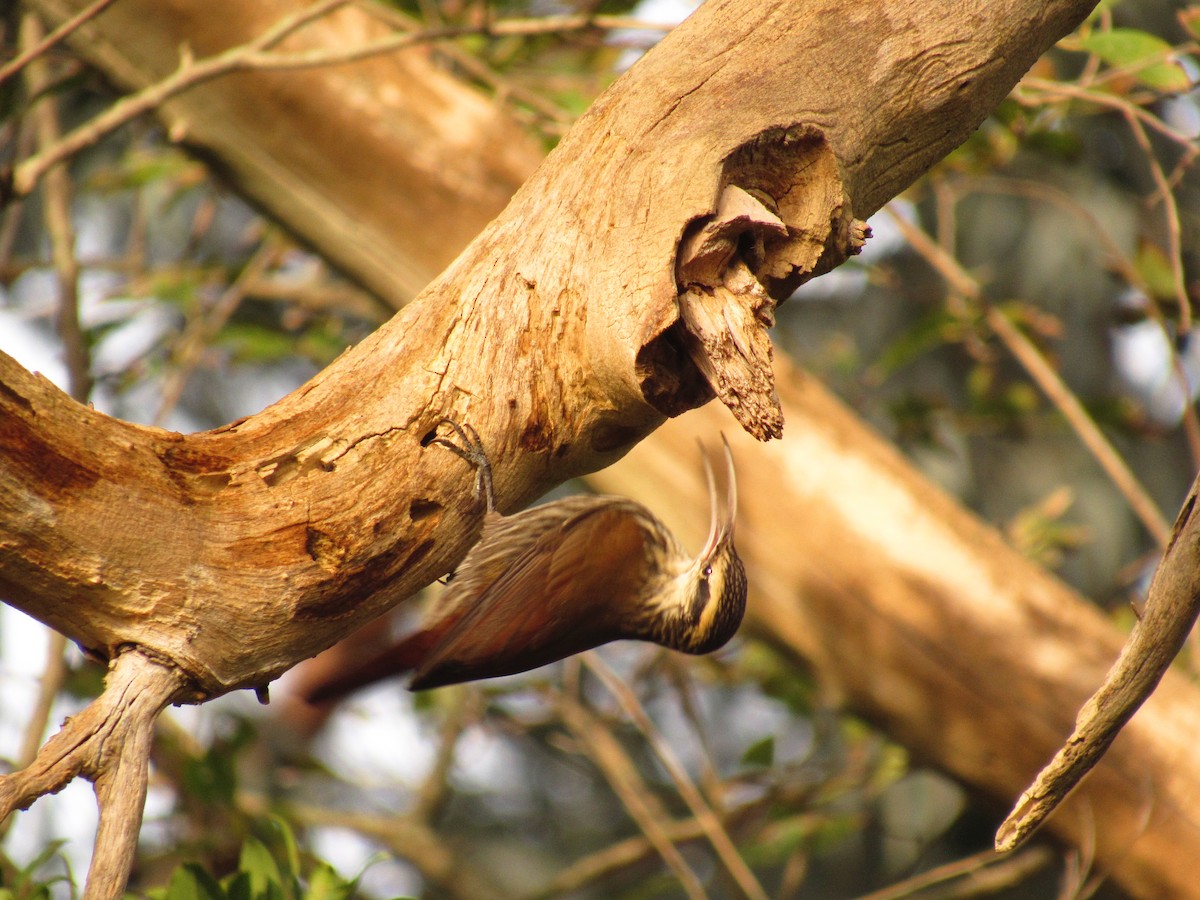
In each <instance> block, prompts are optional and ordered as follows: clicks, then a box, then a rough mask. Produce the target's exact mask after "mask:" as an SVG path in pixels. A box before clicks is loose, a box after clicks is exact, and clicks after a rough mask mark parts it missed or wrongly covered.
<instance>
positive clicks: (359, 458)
mask: <svg viewBox="0 0 1200 900" xmlns="http://www.w3.org/2000/svg"><path fill="white" fill-rule="evenodd" d="M117 8H124V9H125V13H126V14H129V13H138V12H139V10H140V15H141V16H143V17H144V19H145V21H146V22H147V23H154V22H157V21H158V20H159V19H167V18H171V17H172V16H184V15H185V11H187V10H190V15H192V16H199V17H200V18H198V19H193V20H191V22H192V24H191V26H189V27H190V28H194V29H196V31H197V33H198V35H199V34H202V33H204V32H205V30H206V29H213V28H219V23H220V21H221V19H222V16H221V14H219V13H218V12H217V11H216V10H215V9H213V7H212V6H211V5H209V4H204V5H203V6H202V8H203V13H201V12H200V11H199V10H200V7H199V6H197V7H188V6H187V4H177V5H176V6H174V7H172V8H171V9H170V10H167V9H164V8H162V7H159V6H157V5H153V6H151V7H147V8H141V7H139V6H138V5H137V4H128V5H127V6H125V5H122V4H118V5H117V7H114V8H113V9H110V10H109V11H107V13H106V15H108V14H112V13H113V12H115V11H116V9H117ZM1089 8H1090V3H1084V2H1059V3H1050V4H1046V3H1040V2H1033V0H1026V2H1017V0H1010V2H1007V3H1000V4H989V5H987V6H986V7H981V8H980V9H979V10H977V11H975V12H974V13H971V14H964V13H963V11H962V9H961V7H960V6H959V5H958V4H952V3H949V2H946V3H943V4H929V3H916V2H909V3H902V4H893V5H889V7H888V12H887V14H886V15H885V16H878V15H875V14H870V15H868V14H867V13H866V12H864V11H862V10H860V9H859V8H857V7H854V6H853V5H847V4H844V3H838V2H833V0H827V2H824V3H816V4H806V5H804V6H803V7H797V6H795V5H794V4H788V3H776V4H760V3H748V2H745V0H716V2H711V3H708V4H705V5H704V6H703V7H702V8H701V9H700V10H699V11H698V13H697V14H696V15H694V16H693V17H692V18H690V19H689V20H688V21H687V22H686V23H685V24H684V25H683V26H681V27H680V28H679V29H677V30H676V31H675V32H673V33H672V34H671V35H670V36H669V37H668V38H667V39H665V40H664V41H663V42H662V43H661V44H660V45H659V46H658V47H656V48H655V50H654V51H652V52H651V53H649V54H648V55H647V56H646V57H645V58H643V60H642V61H641V62H640V63H638V64H637V65H635V66H634V67H633V69H632V70H631V71H630V72H629V73H627V74H626V75H625V76H624V77H623V78H621V79H620V80H619V81H618V82H617V83H616V84H615V85H614V86H613V87H612V88H611V89H610V90H609V91H608V92H606V93H605V94H604V95H603V96H602V97H601V98H599V99H598V100H597V102H596V103H595V104H594V105H593V106H592V108H591V109H590V110H589V111H588V113H587V114H586V115H585V116H584V117H583V118H582V119H581V120H580V122H579V123H578V125H577V127H576V128H574V129H573V130H572V131H571V133H570V134H569V135H568V136H567V137H566V138H565V139H564V140H563V142H562V143H561V144H560V145H559V146H558V148H557V149H556V151H555V152H554V153H552V154H551V156H550V158H549V159H548V160H547V161H546V163H544V164H543V165H542V166H541V167H540V168H539V169H538V171H537V173H535V175H534V176H533V177H532V178H531V179H530V180H529V181H527V182H526V184H525V185H524V187H522V189H521V190H520V191H518V193H517V195H516V196H515V198H514V199H513V201H512V203H511V204H510V205H509V206H508V208H507V209H506V210H505V211H504V213H503V214H501V215H500V216H499V218H497V219H496V220H495V221H494V222H493V223H492V224H491V225H490V226H489V227H488V228H487V229H486V230H485V231H484V233H483V234H482V235H480V236H479V238H477V239H476V240H475V241H474V242H473V243H472V244H471V246H470V247H469V248H468V249H467V250H466V251H464V252H463V253H462V254H461V255H460V256H459V257H458V258H457V259H456V260H455V262H454V263H453V264H452V265H451V266H450V267H449V268H448V269H447V270H446V271H445V272H444V273H443V275H442V276H441V277H439V278H438V279H437V280H436V281H435V282H434V283H433V284H432V285H430V286H429V288H428V289H427V290H426V291H425V292H424V293H423V294H422V296H421V297H420V298H418V300H417V301H416V302H414V303H413V304H411V305H409V306H408V307H406V308H405V309H404V310H403V311H401V312H400V313H399V314H398V315H397V316H396V317H395V318H394V319H393V320H392V321H391V322H389V323H388V324H387V325H385V326H384V327H382V328H380V329H379V330H378V331H377V332H376V333H375V334H373V335H372V336H371V337H370V338H368V339H367V340H366V341H364V342H363V343H362V344H360V345H359V346H357V347H355V348H353V349H351V350H349V351H347V352H346V353H345V354H343V355H342V356H341V357H340V358H339V359H338V360H337V361H335V362H334V363H333V364H332V365H330V366H329V367H328V368H327V369H326V370H325V371H324V372H322V373H321V374H320V375H318V376H317V377H316V378H314V379H313V380H312V381H311V382H310V383H308V384H307V385H305V386H304V387H302V388H301V389H299V390H298V391H296V392H295V393H293V394H291V395H290V396H288V397H286V398H284V399H283V400H281V401H280V402H279V403H276V404H275V405H274V406H272V407H270V408H269V409H267V410H265V411H264V412H262V413H260V414H258V415H255V416H252V417H250V418H248V419H246V420H244V421H241V422H237V423H234V424H232V425H229V426H226V427H224V428H221V429H218V430H216V431H213V432H208V433H203V434H195V435H186V436H184V435H176V434H169V433H166V432H162V431H159V430H155V429H151V428H141V427H135V426H132V425H128V424H126V423H121V422H116V421H114V420H111V419H108V418H107V417H105V416H102V415H100V414H98V413H95V412H93V411H90V410H88V409H85V408H83V407H79V406H78V405H76V404H73V403H72V402H70V401H68V400H67V399H66V397H65V396H64V395H62V394H60V393H59V392H57V391H56V390H55V389H53V388H52V387H50V386H49V385H48V384H46V383H45V382H44V381H41V380H39V379H37V378H35V377H33V376H29V375H28V374H27V373H24V372H22V371H21V370H20V369H19V367H17V366H16V365H15V364H14V363H12V362H11V361H10V360H3V361H2V362H0V383H3V384H4V385H5V388H4V390H2V391H0V413H2V414H3V422H4V426H3V427H4V434H3V444H2V445H0V447H2V448H3V452H4V453H5V456H6V459H10V460H11V462H12V464H11V465H10V464H6V465H5V466H3V467H0V488H2V490H0V496H3V497H5V498H19V499H14V500H11V501H9V502H5V503H4V504H3V505H2V506H0V533H3V535H4V541H5V550H6V552H5V554H4V557H3V561H2V562H0V592H2V593H3V595H4V596H5V597H6V598H8V599H9V600H10V602H13V603H14V604H15V605H17V606H19V607H21V608H22V609H24V610H26V611H27V612H29V613H30V614H32V615H34V616H36V617H37V618H40V619H42V620H43V621H46V622H48V623H49V624H51V625H53V626H54V627H56V628H58V629H59V630H61V631H63V632H64V633H66V634H68V635H69V636H71V637H72V638H73V639H75V640H77V641H78V642H80V643H81V644H83V645H85V646H88V647H92V648H94V649H96V650H98V651H100V652H102V653H106V654H108V655H110V656H111V655H113V653H114V651H115V650H116V648H117V647H119V646H121V645H123V644H126V643H134V644H138V645H142V646H146V647H148V648H149V649H151V650H152V651H153V652H155V653H157V654H160V655H161V656H163V657H164V658H168V659H172V660H176V661H177V662H178V663H179V665H180V666H181V667H182V668H183V670H184V671H185V672H187V674H188V676H189V678H190V679H191V680H192V682H193V683H194V684H195V686H196V687H197V689H198V690H199V691H200V692H201V693H207V694H216V693H221V692H224V691H227V690H230V689H233V688H237V687H246V686H255V685H260V684H262V683H264V682H266V681H268V680H270V679H271V678H274V677H276V676H277V675H279V674H280V673H282V672H283V671H284V670H286V669H287V668H288V667H290V666H291V665H293V664H294V663H295V662H296V661H298V660H300V659H303V658H306V657H308V656H311V655H312V654H313V653H315V652H317V651H319V650H320V649H322V648H324V647H326V646H328V645H329V644H331V643H332V642H333V641H335V640H336V639H338V638H340V637H342V636H344V635H345V634H348V633H349V632H350V631H352V630H354V629H355V628H357V627H359V626H361V625H362V624H364V623H365V622H367V621H369V620H370V619H372V618H375V617H376V616H378V615H379V614H380V613H381V612H383V611H384V610H385V609H388V608H390V607H391V606H393V605H395V604H396V603H397V602H399V601H400V600H401V599H403V598H404V597H407V596H409V595H411V594H412V593H413V592H414V591H415V590H416V589H417V588H418V587H419V586H420V585H422V584H425V583H428V582H429V581H430V580H431V579H432V578H434V577H435V576H437V575H438V574H441V573H443V572H445V571H446V570H447V569H449V568H450V567H451V565H453V563H454V562H455V561H457V560H458V559H459V558H461V556H462V554H463V553H464V551H465V550H466V548H467V547H468V546H469V544H470V542H471V540H472V539H473V537H474V536H475V533H476V531H475V529H476V528H477V527H478V514H477V512H474V511H473V506H472V504H471V503H470V490H471V484H470V479H469V478H464V477H463V473H462V471H461V467H455V466H453V465H451V462H452V460H450V459H447V455H446V454H441V453H432V452H430V451H431V448H427V447H425V446H423V444H422V441H423V439H424V438H425V437H426V436H427V435H428V433H429V431H430V429H431V428H432V425H433V423H434V422H436V421H437V420H438V419H439V418H440V417H441V416H444V415H452V416H454V417H455V418H456V419H457V420H459V421H467V422H470V423H471V424H473V425H474V426H475V427H476V428H477V429H478V430H479V432H480V433H481V435H482V436H483V438H484V440H485V442H486V444H487V445H488V447H489V448H490V450H491V452H492V453H493V456H494V464H495V467H496V487H497V495H498V499H499V505H500V508H501V509H504V510H511V509H513V508H516V507H518V506H520V505H522V504H523V503H525V502H528V500H530V499H531V498H532V497H533V496H535V495H537V494H540V493H542V492H543V491H544V490H546V489H547V488H548V487H550V486H551V485H553V484H556V483H558V482H560V481H562V480H564V479H566V478H568V477H571V476H573V475H576V474H579V473H582V472H586V471H590V470H593V469H596V468H599V467H601V466H603V465H605V464H606V463H608V462H611V461H612V460H613V459H615V458H617V457H618V456H620V455H621V454H622V453H624V452H625V451H626V450H628V448H629V447H630V446H632V445H633V444H634V443H636V442H637V441H638V440H639V439H640V438H642V437H643V436H645V435H646V434H647V433H648V432H649V431H651V430H652V429H653V428H654V427H655V426H656V425H657V424H659V422H660V421H661V418H662V415H663V414H664V413H673V412H678V411H680V410H682V409H686V408H687V407H689V406H694V405H697V404H699V403H701V402H703V401H705V400H706V399H707V398H708V396H709V394H708V391H707V388H706V387H705V386H704V385H703V383H702V381H698V380H697V376H696V373H695V372H694V370H692V369H691V367H689V366H688V365H687V364H686V361H685V360H684V359H683V357H682V355H679V354H677V353H675V352H674V351H672V349H671V347H670V341H669V340H667V341H666V343H664V335H667V334H668V332H669V330H670V329H671V328H672V327H673V325H674V324H675V323H676V322H677V319H678V302H677V293H678V291H677V285H676V280H675V268H676V256H677V245H678V242H679V240H680V238H681V236H682V235H683V233H684V230H685V228H686V227H687V226H688V225H689V223H692V222H694V221H697V220H699V219H702V218H704V217H706V216H711V215H713V213H714V212H715V210H716V203H717V199H718V198H719V196H720V194H721V191H722V190H723V189H724V187H725V186H726V183H727V182H728V181H729V179H734V180H736V181H737V182H738V183H739V184H745V185H748V186H750V187H753V186H755V185H762V184H766V185H768V186H770V187H771V188H772V189H773V190H776V191H778V192H780V196H779V197H778V198H776V199H777V200H778V201H783V202H780V203H779V208H780V211H781V217H782V218H783V219H784V221H785V222H786V223H787V224H788V225H789V227H792V226H793V225H795V226H797V227H798V229H799V230H803V229H802V228H800V226H801V225H802V223H803V222H805V221H808V220H809V219H810V218H811V217H812V215H813V213H814V210H815V211H821V210H824V213H823V215H824V216H825V219H824V224H823V225H822V226H821V228H818V229H817V230H816V231H815V232H814V233H812V234H810V235H809V237H810V238H811V240H812V241H815V242H816V243H817V244H821V245H825V244H826V243H828V244H829V245H831V246H834V245H836V244H837V239H838V236H839V229H838V228H837V227H836V223H837V222H844V221H845V220H846V216H847V212H848V211H849V210H851V209H853V210H854V211H855V213H856V214H859V215H862V214H865V213H869V212H870V211H872V210H873V209H875V208H876V207H878V205H879V204H881V203H882V202H884V200H886V199H887V198H888V197H890V196H892V195H893V194H894V193H895V192H896V191H897V190H899V189H900V188H901V187H903V186H904V185H906V184H907V183H908V182H909V181H911V180H912V178H915V177H916V176H917V175H918V174H919V173H920V172H921V171H923V170H924V168H926V167H928V166H929V165H931V164H932V163H933V162H934V161H936V160H937V159H938V158H939V157H940V156H941V155H943V154H944V153H945V152H947V151H948V150H949V149H950V148H951V147H953V146H954V145H956V144H957V143H959V142H960V141H961V140H962V139H963V138H965V137H966V135H967V134H969V133H970V131H971V130H972V129H973V128H974V127H975V126H976V125H977V124H978V122H979V121H981V120H982V119H983V117H984V116H985V115H986V113H987V112H988V111H989V110H990V109H991V108H992V106H994V104H995V102H997V101H998V100H999V98H1000V97H1002V96H1003V95H1004V93H1005V92H1006V91H1007V90H1008V89H1009V88H1010V87H1011V85H1012V84H1013V82H1014V81H1015V80H1016V79H1017V78H1018V77H1019V75H1020V74H1021V73H1022V72H1023V71H1024V70H1025V69H1026V68H1027V67H1028V66H1029V65H1030V64H1031V63H1032V62H1033V61H1034V60H1035V59H1036V58H1037V56H1038V55H1039V54H1040V53H1042V52H1043V51H1044V50H1045V48H1046V47H1048V46H1049V45H1050V44H1052V43H1053V42H1054V40H1056V39H1057V38H1058V37H1059V36H1061V35H1062V34H1063V33H1064V32H1066V31H1067V30H1068V29H1069V28H1070V27H1071V25H1072V24H1073V23H1074V22H1075V21H1077V20H1078V19H1079V18H1080V17H1082V15H1083V14H1084V13H1085V12H1086V11H1087V10H1088V9H1089ZM231 17H232V14H231ZM847 17H848V18H847ZM104 21H105V18H104V17H103V16H102V17H101V18H100V19H98V20H97V22H98V23H101V24H102V23H103V22H104ZM234 21H236V20H234ZM851 25H852V26H853V27H850V26H851ZM129 27H130V28H131V31H130V33H129V35H128V37H130V38H133V39H135V43H154V42H155V41H157V42H158V43H160V44H162V43H163V40H162V39H161V38H160V37H155V36H154V35H152V34H149V33H148V32H147V31H146V29H145V28H144V27H138V28H134V26H133V25H130V26H129ZM120 36H121V33H120V31H119V29H115V31H114V35H112V36H111V37H112V38H113V39H114V40H115V39H116V37H120ZM92 37H94V35H93V34H92V33H91V30H90V29H89V31H88V32H86V33H84V34H83V35H81V39H83V40H85V41H86V40H91V39H92ZM196 40H197V41H199V40H200V38H199V37H197V38H196ZM223 40H226V41H227V40H228V35H226V36H225V38H223ZM214 41H216V39H215V38H214ZM217 43H220V41H217ZM172 46H174V45H172ZM122 49H123V50H125V49H126V48H124V47H123V48H122ZM160 50H161V48H160ZM128 52H129V53H131V54H133V53H134V50H133V48H128ZM139 52H146V51H144V50H143V51H139ZM164 52H165V51H164ZM172 52H173V50H172ZM272 77H273V78H276V77H280V78H283V79H284V80H286V79H287V78H289V77H291V76H272ZM247 84H248V83H247V82H239V81H238V80H237V79H232V80H231V84H229V85H226V90H227V91H229V92H235V93H238V94H241V93H249V89H248V87H247ZM314 90H315V88H314ZM225 102H232V100H229V99H228V98H227V99H226V101H225ZM281 105H284V104H281ZM349 118H350V119H353V118H354V117H353V116H351V117H349ZM795 129H799V131H796V130H795ZM814 129H815V131H814ZM799 133H802V134H804V135H808V136H809V137H810V139H809V140H807V141H805V142H795V141H792V140H791V136H792V135H794V134H799ZM814 134H818V135H819V137H820V140H816V139H815V138H812V135H814ZM764 136H767V137H768V138H770V139H768V140H765V141H764ZM901 136H902V138H901ZM341 139H342V140H345V135H342V136H341ZM246 143H247V144H249V143H250V142H249V141H247V142H246ZM748 148H749V149H748ZM789 148H800V149H799V150H796V152H792V149H789ZM801 150H802V151H803V152H800V151H801ZM255 152H259V151H255ZM814 153H815V154H816V158H831V159H834V160H835V161H836V166H835V167H834V168H835V169H836V170H837V172H840V179H839V180H838V181H837V182H836V183H831V182H830V180H829V179H828V178H827V179H823V180H821V181H820V182H819V183H817V184H815V185H810V184H808V183H807V182H806V175H805V173H806V172H807V171H808V168H809V167H810V165H811V163H812V161H813V159H814V156H813V154H814ZM327 168H328V169H329V170H330V172H331V174H336V177H337V178H338V179H342V178H344V177H346V176H345V173H343V172H341V171H336V172H334V171H333V170H335V169H336V167H334V166H329V167H327ZM581 184H587V185H591V186H594V188H593V189H591V190H588V191H580V190H579V186H580V185H581ZM793 201H794V202H793ZM364 221H365V220H364ZM364 227H365V226H364ZM822 229H823V230H822ZM799 230H798V235H797V237H798V238H800V237H803V235H802V234H800V233H799ZM363 233H364V234H365V231H364V232H363ZM364 240H366V238H364ZM791 259H792V255H791V254H790V253H789V254H788V255H786V256H785V257H784V259H783V260H782V261H781V262H782V263H786V264H787V265H788V266H789V267H790V266H791V265H792V264H791V262H790V260H791ZM770 264H771V263H770V261H768V262H767V267H768V268H770ZM813 265H814V266H815V267H819V265H820V260H819V259H818V261H817V262H816V263H814V264H813ZM651 345H653V346H654V348H655V352H653V353H649V352H648V348H650V347H651ZM22 461H23V462H22Z"/></svg>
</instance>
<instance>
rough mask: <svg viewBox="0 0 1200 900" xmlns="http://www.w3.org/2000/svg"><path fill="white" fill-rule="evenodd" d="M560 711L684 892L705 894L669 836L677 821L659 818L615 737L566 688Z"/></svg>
mask: <svg viewBox="0 0 1200 900" xmlns="http://www.w3.org/2000/svg"><path fill="white" fill-rule="evenodd" d="M559 714H560V715H561V716H562V719H563V722H565V723H566V725H567V727H568V728H569V729H570V730H571V731H572V732H573V733H574V734H575V736H576V737H577V738H578V739H579V741H580V742H581V744H582V745H583V747H584V748H585V749H586V750H587V753H588V755H589V756H591V757H592V759H593V760H594V761H595V763H596V765H597V766H598V767H599V769H600V771H601V772H602V773H603V774H604V777H605V778H606V779H607V780H608V783H609V784H610V785H611V786H612V789H613V792H614V793H615V794H616V795H617V797H618V798H619V799H620V800H621V803H622V804H624V806H625V809H626V810H627V811H628V812H629V815H630V817H631V818H632V819H633V820H634V821H635V822H636V823H637V825H638V827H639V828H640V829H641V830H642V833H643V834H644V835H646V839H647V840H649V841H650V843H651V844H653V845H654V849H655V850H657V851H658V855H659V856H661V857H662V860H663V862H665V863H666V864H667V866H668V867H669V868H670V869H671V871H672V872H674V873H675V877H676V878H678V879H679V886H680V887H681V888H683V890H684V893H686V894H687V895H688V897H691V898H693V900H700V898H704V897H706V896H707V894H706V893H705V891H704V887H703V885H701V883H700V879H699V878H697V877H696V873H695V872H693V871H692V869H691V867H690V866H689V865H688V864H687V861H686V860H684V858H683V856H681V855H680V853H679V850H678V849H677V848H676V846H675V844H674V842H673V841H672V839H671V836H670V833H671V832H673V831H674V827H673V826H674V825H675V824H677V823H674V822H671V821H667V822H663V821H661V820H662V819H664V818H665V816H663V814H662V813H661V812H660V811H657V810H655V809H654V808H653V806H652V805H651V802H650V801H651V799H652V797H651V794H650V793H649V791H648V790H647V789H646V786H645V784H644V783H643V782H642V780H641V778H640V777H639V776H638V773H637V769H636V768H635V767H634V765H633V763H632V762H630V760H629V758H628V756H626V754H625V751H624V750H622V749H621V745H620V744H619V743H618V742H617V740H616V738H614V737H613V736H612V734H611V733H610V732H609V730H608V729H607V728H605V727H604V725H603V724H602V723H601V722H600V721H599V720H598V719H597V718H596V717H595V716H594V715H592V714H591V713H590V712H589V711H588V710H587V709H585V708H584V706H583V705H582V704H581V703H580V702H579V701H578V700H576V699H575V698H574V697H572V696H569V695H568V694H567V693H565V692H564V693H562V694H560V695H559Z"/></svg>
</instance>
